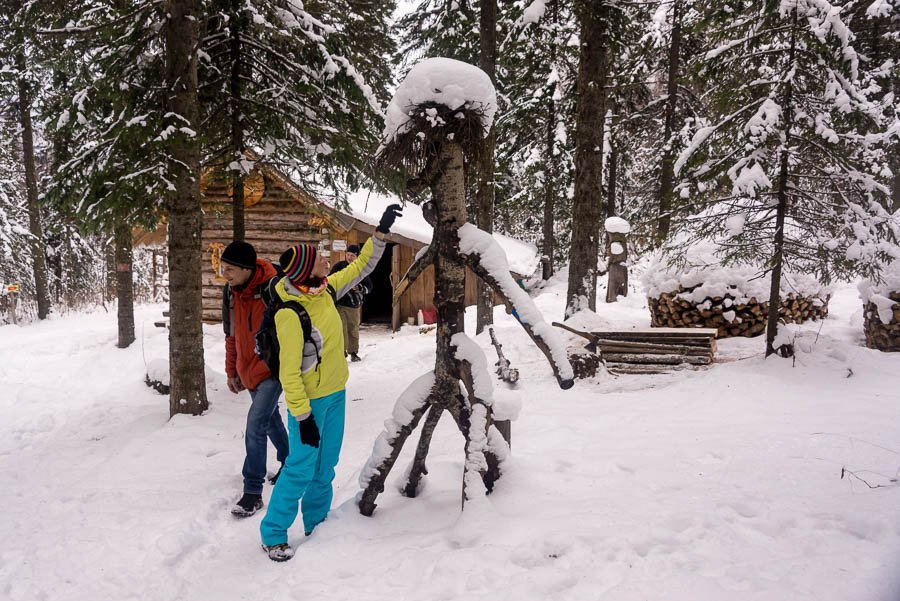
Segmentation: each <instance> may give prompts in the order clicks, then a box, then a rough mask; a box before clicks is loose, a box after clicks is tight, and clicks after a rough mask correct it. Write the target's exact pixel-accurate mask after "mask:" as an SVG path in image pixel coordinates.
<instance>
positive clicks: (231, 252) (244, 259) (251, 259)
mask: <svg viewBox="0 0 900 601" xmlns="http://www.w3.org/2000/svg"><path fill="white" fill-rule="evenodd" d="M222 261H223V262H225V263H228V264H230V265H234V266H235V267H241V268H243V269H256V250H255V249H254V248H253V246H252V245H251V244H248V243H246V242H242V241H240V240H235V241H234V242H232V243H231V244H229V245H228V246H226V247H225V250H224V251H223V252H222Z"/></svg>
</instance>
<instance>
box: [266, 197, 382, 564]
mask: <svg viewBox="0 0 900 601" xmlns="http://www.w3.org/2000/svg"><path fill="white" fill-rule="evenodd" d="M399 214H400V205H391V206H389V207H388V208H387V210H386V211H385V212H384V215H383V216H382V217H381V222H380V223H379V225H378V227H377V228H376V230H375V237H374V238H370V239H369V240H368V241H366V243H365V245H363V248H362V251H361V252H360V254H359V257H358V258H357V259H356V260H355V261H353V262H352V263H350V264H349V265H348V266H347V267H346V268H345V269H342V270H341V271H338V272H336V273H333V274H331V275H330V276H329V275H328V259H327V258H325V257H324V256H322V255H321V254H319V253H318V252H317V251H316V248H315V247H314V246H311V245H308V244H298V245H296V246H292V247H291V248H289V249H288V250H286V251H285V252H284V254H282V255H281V261H280V262H281V266H282V268H283V269H284V271H285V277H284V278H283V279H282V280H281V281H280V282H278V284H277V285H276V287H275V290H276V291H277V293H278V295H279V296H280V297H281V300H282V301H296V302H298V303H300V304H301V305H302V306H303V308H304V309H305V310H306V312H307V313H308V314H309V320H310V324H311V326H312V327H311V332H310V338H312V340H304V339H303V330H302V328H301V325H300V318H299V316H298V314H297V313H296V312H295V311H290V310H287V311H278V312H277V313H276V314H275V327H276V331H277V334H278V345H279V347H280V352H279V362H280V365H281V367H280V373H279V374H278V378H279V380H281V386H282V387H283V388H284V395H285V401H286V402H287V407H288V440H289V442H290V453H289V454H288V458H287V461H285V464H284V468H282V470H281V474H280V475H279V477H278V481H277V482H276V484H275V489H274V490H273V491H272V498H271V499H270V501H269V508H268V510H267V511H266V517H265V518H263V521H262V523H261V524H260V534H261V536H262V543H263V548H264V549H265V550H266V552H267V553H268V554H269V558H270V559H272V560H273V561H286V560H288V559H290V558H291V557H293V555H294V551H293V549H292V548H291V547H290V545H288V543H287V540H288V537H287V531H288V528H290V526H291V524H293V523H294V520H295V519H296V517H297V509H298V508H297V505H298V502H300V499H301V498H302V499H303V501H302V506H301V508H300V509H301V510H302V512H303V530H304V532H305V533H306V534H307V535H309V534H310V533H312V530H313V528H315V527H316V525H318V524H319V522H321V521H322V520H324V519H325V516H326V515H327V514H328V510H329V509H330V508H331V498H332V488H331V482H332V480H333V479H334V467H335V465H337V462H338V456H339V455H340V452H341V442H342V441H343V437H344V404H345V390H344V385H345V384H346V383H347V377H348V376H349V371H348V369H347V359H346V358H345V357H344V332H343V326H342V324H341V317H340V315H339V314H338V312H337V309H336V308H335V305H334V302H335V300H336V299H339V298H340V297H341V296H342V295H343V294H345V293H347V292H349V291H350V290H352V289H353V287H354V286H355V285H356V284H357V283H359V281H360V280H362V279H363V278H365V277H366V276H367V275H369V274H370V273H371V272H372V270H374V269H375V265H376V264H377V263H378V260H379V259H380V258H381V255H382V253H383V252H384V247H385V244H386V243H385V241H384V235H385V234H387V233H388V232H389V231H390V227H391V225H393V223H394V220H395V219H396V218H397V215H399ZM329 286H330V287H331V288H333V289H334V295H333V296H332V294H330V293H329V292H328V291H327V289H328V287H329ZM298 366H299V369H298Z"/></svg>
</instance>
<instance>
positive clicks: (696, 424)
mask: <svg viewBox="0 0 900 601" xmlns="http://www.w3.org/2000/svg"><path fill="white" fill-rule="evenodd" d="M564 293H565V282H564V281H562V280H556V281H554V282H553V283H552V284H551V285H549V286H548V287H547V288H545V289H544V290H543V291H542V292H540V293H538V294H537V295H536V297H535V300H536V303H537V305H538V307H539V308H541V309H542V310H543V311H544V312H545V315H546V316H547V318H548V321H549V320H552V319H558V318H559V316H560V315H561V314H562V309H563V295H564ZM599 296H600V297H601V298H603V297H605V292H601V294H600V295H599ZM162 310H163V307H162V306H148V307H141V308H140V309H139V311H138V315H137V323H138V327H137V334H138V341H137V342H136V343H135V344H134V345H133V346H132V347H131V348H129V349H127V350H119V349H116V348H115V340H116V331H115V314H114V313H103V312H100V313H93V314H88V315H70V316H66V317H63V318H56V319H52V320H50V321H48V322H45V323H37V324H32V325H28V326H26V327H16V326H5V327H2V328H0V382H2V387H0V390H2V392H0V503H2V507H3V510H2V514H3V518H2V520H0V541H2V542H0V599H4V600H6V599H9V600H10V601H39V600H66V601H82V600H84V601H88V600H90V601H96V600H106V599H111V600H112V599H115V600H116V601H128V600H132V599H135V600H136V599H145V600H148V601H166V600H191V601H193V600H205V599H210V600H212V599H215V600H218V601H224V600H237V599H253V600H257V599H302V600H318V601H323V600H329V601H330V600H343V599H348V600H349V599H353V600H360V599H365V600H367V601H368V600H391V601H401V600H420V599H421V600H428V601H431V600H443V599H447V600H450V599H453V600H456V599H471V600H483V599H492V600H497V601H500V600H504V599H510V600H516V601H521V600H531V599H533V600H544V599H564V600H575V601H588V600H597V599H610V600H615V601H629V600H639V599H654V600H655V599H672V600H682V599H684V600H688V599H689V600H692V601H693V600H720V599H729V600H731V601H734V600H762V599H766V600H777V601H788V600H794V599H796V600H810V599H815V600H817V601H827V600H840V601H851V600H859V601H898V600H900V485H898V484H897V483H896V482H893V483H892V482H891V479H895V478H897V475H898V469H900V356H898V355H896V354H894V355H891V354H884V353H879V352H877V351H871V350H868V349H865V348H863V347H862V345H861V342H862V326H861V319H862V318H861V303H860V301H859V300H858V298H857V291H856V289H855V287H854V286H853V285H850V284H847V285H843V286H841V287H839V289H838V291H837V293H836V295H835V297H834V298H833V300H832V302H831V315H830V317H829V318H828V319H827V320H826V321H825V322H824V325H823V324H821V323H814V324H809V325H808V326H805V328H804V329H805V330H808V331H809V332H810V333H809V334H806V335H803V336H802V337H801V339H800V342H801V344H798V346H800V347H802V348H803V349H805V350H802V351H801V352H800V354H799V356H798V357H797V359H796V362H795V363H794V362H792V361H790V360H784V359H769V360H764V359H763V357H762V355H761V351H762V348H763V344H762V341H761V340H760V339H752V340H745V339H741V340H727V341H721V342H720V352H719V359H720V360H722V363H720V364H717V365H715V366H714V367H713V368H712V369H709V370H708V371H701V372H680V373H676V374H671V375H662V376H620V377H618V378H614V377H611V376H599V377H598V378H596V379H595V380H593V381H587V382H585V381H579V382H577V383H576V386H575V388H573V389H571V390H569V391H561V390H559V388H558V387H557V385H556V383H555V381H554V379H553V378H552V375H551V372H550V368H549V366H548V365H547V364H546V360H545V359H544V357H543V356H542V355H541V354H540V353H539V351H537V349H535V348H534V347H533V346H531V345H530V342H529V340H528V338H527V336H526V335H525V333H524V332H523V331H522V330H521V328H519V327H518V325H517V324H516V323H515V322H514V321H513V320H512V319H511V318H510V317H508V316H507V315H505V314H504V313H503V311H502V310H499V309H498V311H497V313H496V321H497V324H498V325H497V334H498V336H499V338H500V340H501V341H502V342H503V343H504V344H505V346H504V351H505V352H506V353H507V356H508V358H509V359H510V360H511V362H512V364H513V366H514V367H517V368H518V369H519V370H520V372H521V374H522V379H521V382H520V384H519V386H518V391H519V394H520V395H521V399H522V401H523V408H522V412H521V416H520V418H519V419H518V421H516V422H514V424H513V455H512V458H511V461H510V462H509V463H508V465H507V472H506V474H505V475H504V477H503V478H502V479H501V480H500V481H499V483H498V488H497V490H496V492H495V493H494V494H492V495H491V496H490V497H488V499H487V502H486V503H484V504H479V506H478V507H477V511H467V512H465V513H463V514H461V513H460V508H459V505H460V482H461V469H462V462H463V445H462V439H461V437H460V436H459V434H458V433H457V432H456V430H455V427H452V426H451V424H450V421H449V419H446V418H445V420H443V421H442V422H441V424H440V425H439V426H438V429H437V431H436V433H435V438H434V441H433V443H432V452H431V456H430V461H429V465H428V467H429V471H430V473H429V475H428V476H426V478H425V480H426V486H425V488H424V490H423V492H422V493H421V495H420V496H419V497H418V498H416V499H407V498H404V497H402V496H401V495H400V494H399V493H398V492H397V487H398V486H399V484H400V480H399V478H400V476H401V474H402V472H403V468H404V467H405V466H406V465H407V464H408V462H409V457H410V454H411V453H410V449H406V450H405V452H404V456H403V457H401V459H400V461H399V462H398V464H397V467H396V468H395V470H394V472H393V473H392V474H391V477H390V478H389V479H388V488H387V490H386V491H385V492H384V493H383V494H382V495H381V496H380V497H379V498H378V509H377V510H376V511H375V514H374V516H373V517H371V518H366V517H363V516H361V515H360V514H359V513H358V512H357V510H356V506H355V504H354V497H355V495H356V493H357V491H358V484H357V477H358V474H359V470H360V469H361V468H362V466H363V465H364V464H365V461H366V459H367V458H368V456H369V454H370V452H371V450H372V443H373V442H374V441H375V438H376V437H377V435H378V434H379V433H380V431H381V429H382V422H383V420H384V419H386V418H387V417H388V416H389V415H390V412H391V408H392V406H393V403H394V400H395V399H396V398H397V396H398V395H399V394H400V392H401V391H402V390H403V389H404V388H405V387H406V386H407V385H408V384H409V383H410V382H411V381H412V380H413V379H414V378H415V377H417V376H418V375H420V374H421V373H423V372H425V371H427V370H428V369H430V368H431V366H432V364H433V357H434V333H433V332H430V333H426V334H420V333H419V331H418V328H409V327H405V329H404V330H402V331H401V332H400V333H398V334H396V335H392V334H391V333H390V332H388V331H386V330H380V329H371V328H369V329H366V330H365V331H364V332H363V335H362V344H363V346H362V352H361V354H362V356H363V359H364V360H363V362H362V363H359V364H352V366H351V378H350V381H349V383H348V397H347V398H348V405H347V430H346V438H345V442H344V450H343V454H342V457H341V462H340V464H339V466H338V470H337V478H336V480H335V487H336V491H335V505H334V508H333V511H332V513H331V515H330V517H329V519H328V520H327V521H326V522H325V523H323V524H322V525H321V527H319V528H318V529H317V530H316V532H315V534H314V535H313V536H311V537H309V538H305V537H304V536H303V533H302V529H301V528H298V527H295V528H294V529H293V531H292V532H291V543H292V544H293V545H297V546H298V552H297V555H296V557H295V558H294V559H293V560H292V561H290V562H287V563H284V564H276V563H273V562H271V561H269V560H268V559H267V558H266V556H265V555H264V554H263V552H262V551H261V550H260V548H259V534H258V527H259V520H260V516H254V517H252V518H249V519H246V520H242V521H239V520H235V519H234V518H232V516H231V515H230V514H229V512H228V511H229V508H230V506H231V504H232V503H233V502H234V500H235V499H236V498H237V496H238V494H239V492H240V488H241V477H240V469H241V464H242V461H243V426H244V419H245V417H246V409H247V405H248V403H249V397H248V396H247V393H246V392H244V393H241V394H240V395H238V396H235V395H232V394H230V393H229V392H228V390H227V388H226V386H225V377H224V373H223V372H224V368H223V364H224V343H223V334H222V331H221V328H219V327H217V326H206V327H205V336H206V345H205V346H206V360H207V374H208V387H209V397H210V410H209V411H208V413H207V414H205V415H203V416H201V417H187V416H180V417H176V418H175V419H172V420H169V419H168V404H167V398H166V397H164V396H160V395H158V394H157V393H155V392H154V391H153V390H151V389H149V388H147V387H146V386H145V385H144V383H143V378H144V374H145V365H146V362H149V361H151V360H152V359H154V358H158V357H164V356H165V352H166V351H165V347H166V334H165V332H164V331H163V330H161V329H158V328H154V327H153V326H152V321H153V320H154V319H156V318H158V316H159V315H160V312H161V311H162ZM468 317H470V318H471V317H473V315H469V316H468ZM575 319H576V320H579V319H580V320H582V321H584V322H586V321H590V320H594V321H596V322H598V323H606V324H610V325H615V326H628V325H637V326H646V325H649V314H648V312H647V309H646V306H645V303H644V301H643V295H642V294H641V291H635V293H634V294H633V295H632V296H630V297H629V298H628V299H625V300H624V301H623V302H620V303H616V304H615V305H605V304H603V305H601V307H600V311H599V315H598V316H586V315H583V314H582V315H579V316H576V318H575ZM820 325H821V331H820V330H819V328H820ZM470 331H472V330H471V329H470ZM816 335H818V336H817V339H816ZM476 341H477V342H478V343H479V345H480V346H481V347H482V348H484V349H485V350H486V352H487V353H488V357H489V360H490V361H491V362H493V360H494V355H493V349H492V348H490V347H489V341H488V339H487V337H486V335H482V336H479V337H477V338H476ZM498 385H500V383H498ZM409 446H412V445H411V444H410V445H409ZM269 465H270V468H274V466H275V460H274V456H270V463H269ZM842 469H847V470H851V471H852V472H855V474H856V475H858V476H859V477H861V478H864V479H866V480H867V481H868V482H869V483H870V484H872V485H873V486H874V485H882V486H881V487H878V488H869V487H868V486H867V485H866V484H864V483H863V482H862V481H860V480H858V479H856V478H854V477H853V476H847V475H845V477H844V478H843V479H841V472H842ZM270 492H271V486H267V487H266V491H265V496H266V498H268V495H269V494H270ZM473 507H475V506H474V505H473Z"/></svg>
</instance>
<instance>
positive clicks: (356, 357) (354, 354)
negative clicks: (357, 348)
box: [350, 353, 362, 363]
mask: <svg viewBox="0 0 900 601" xmlns="http://www.w3.org/2000/svg"><path fill="white" fill-rule="evenodd" d="M350 360H351V361H353V362H354V363H356V362H357V361H362V359H360V358H359V355H357V354H356V353H350Z"/></svg>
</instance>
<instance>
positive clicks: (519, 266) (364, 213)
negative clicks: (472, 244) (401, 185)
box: [347, 190, 539, 275]
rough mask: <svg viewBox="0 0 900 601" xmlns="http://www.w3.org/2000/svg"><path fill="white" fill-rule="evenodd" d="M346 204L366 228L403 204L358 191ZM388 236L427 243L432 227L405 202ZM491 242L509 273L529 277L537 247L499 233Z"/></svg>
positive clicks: (419, 209) (417, 208)
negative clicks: (500, 251)
mask: <svg viewBox="0 0 900 601" xmlns="http://www.w3.org/2000/svg"><path fill="white" fill-rule="evenodd" d="M347 202H348V203H349V205H350V209H349V211H348V213H349V214H350V215H352V216H353V218H354V219H358V220H360V221H363V222H365V223H368V224H370V225H378V222H379V221H380V220H381V214H382V213H384V210H385V209H386V208H387V206H388V205H389V204H394V203H398V204H403V203H402V202H401V201H400V199H399V198H397V197H396V196H393V195H388V194H379V193H377V192H372V191H370V190H359V191H357V192H353V193H352V194H350V196H349V198H348V199H347ZM391 233H392V234H399V235H401V236H405V237H407V238H410V239H412V240H416V241H418V242H422V243H423V244H431V236H432V233H433V229H432V227H431V226H430V225H429V224H428V222H427V221H425V217H423V216H422V207H420V206H419V205H414V204H412V203H409V202H408V203H406V206H404V207H403V216H402V217H398V218H397V221H396V222H395V223H394V225H393V226H392V227H391ZM494 240H496V241H497V243H498V244H499V245H500V248H502V249H503V252H505V253H506V259H507V261H508V262H509V268H510V270H511V271H513V272H515V273H518V274H520V275H531V274H532V273H533V272H534V270H535V269H537V266H538V263H539V255H538V250H537V247H536V246H535V245H533V244H531V243H528V242H523V241H521V240H516V239H515V238H510V237H509V236H504V235H503V234H498V233H496V232H495V233H494Z"/></svg>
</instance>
